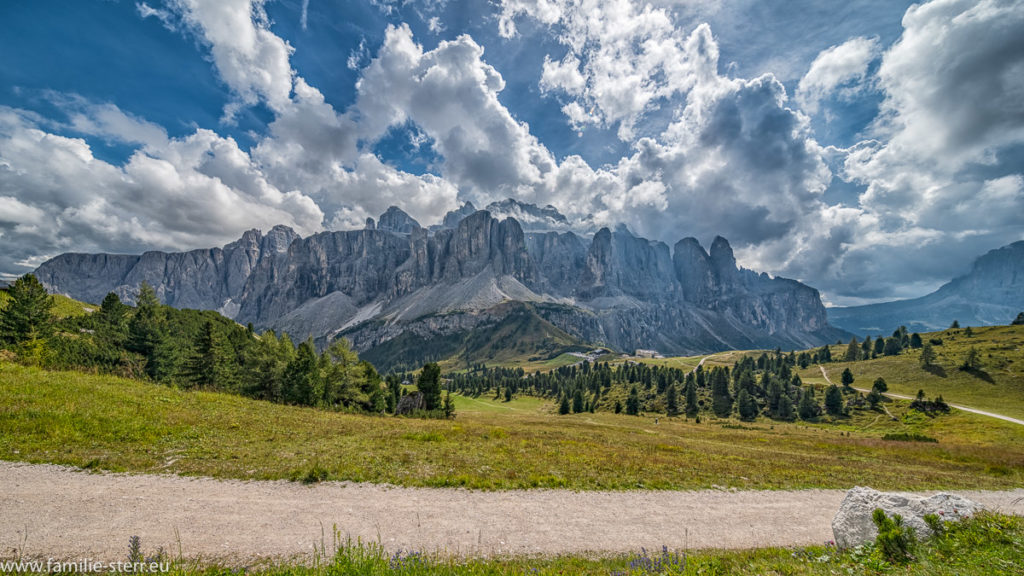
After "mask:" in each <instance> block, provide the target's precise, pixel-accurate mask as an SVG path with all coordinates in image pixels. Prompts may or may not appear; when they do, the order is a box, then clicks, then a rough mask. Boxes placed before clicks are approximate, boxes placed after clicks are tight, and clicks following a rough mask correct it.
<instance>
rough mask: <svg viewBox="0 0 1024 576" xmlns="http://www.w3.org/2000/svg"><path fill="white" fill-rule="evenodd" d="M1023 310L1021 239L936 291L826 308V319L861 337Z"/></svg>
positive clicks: (1001, 320)
mask: <svg viewBox="0 0 1024 576" xmlns="http://www.w3.org/2000/svg"><path fill="white" fill-rule="evenodd" d="M1021 311H1024V241H1019V242H1014V243H1013V244H1009V245H1007V246H1003V247H1002V248H997V249H995V250H991V251H989V252H988V253H986V254H984V255H983V256H981V257H979V258H978V259H977V260H975V261H974V265H973V266H972V267H971V271H970V272H969V273H967V274H965V275H963V276H960V277H958V278H955V279H953V280H952V281H950V282H948V283H946V284H944V285H943V286H942V287H940V288H939V289H938V290H936V291H935V292H932V293H931V294H928V295H927V296H923V297H921V298H914V299H911V300H898V301H895V302H885V303H881V304H869V305H866V306H851V307H847V308H830V309H829V310H828V318H829V321H830V322H831V323H832V324H834V325H835V326H837V327H840V328H843V329H845V330H849V331H850V332H853V333H855V334H858V335H861V336H866V335H876V334H889V333H890V332H892V331H893V330H895V329H896V328H898V327H899V326H901V325H902V326H906V327H907V328H908V329H910V330H912V331H918V332H924V331H932V330H942V329H944V328H948V327H949V325H950V324H951V323H952V322H953V320H956V321H958V322H959V323H960V325H961V326H988V325H998V324H1009V323H1010V322H1011V321H1012V320H1013V319H1014V318H1016V316H1017V314H1019V313H1020V312H1021Z"/></svg>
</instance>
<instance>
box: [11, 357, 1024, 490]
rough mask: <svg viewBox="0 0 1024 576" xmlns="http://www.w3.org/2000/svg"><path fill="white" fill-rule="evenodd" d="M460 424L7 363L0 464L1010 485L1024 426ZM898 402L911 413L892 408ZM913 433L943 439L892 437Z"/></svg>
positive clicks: (496, 482) (771, 483) (517, 479)
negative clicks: (334, 410) (342, 410)
mask: <svg viewBox="0 0 1024 576" xmlns="http://www.w3.org/2000/svg"><path fill="white" fill-rule="evenodd" d="M456 401H457V409H458V417H457V419H455V420H454V421H438V420H419V419H401V418H393V417H375V416H365V415H351V414H339V413H332V412H325V411H318V410H314V409H307V408H298V407H288V406H281V405H275V404H270V403H265V402H259V401H253V400H249V399H245V398H242V397H238V396H231V395H225V394H212V393H203V392H183V391H179V390H175V389H171V388H167V387H163V386H159V385H154V384H148V383H143V382H137V381H131V380H123V379H119V378H114V377H108V376H93V375H85V374H80V373H71V372H46V371H43V370H39V369H35V368H26V367H22V366H17V365H12V364H9V363H2V364H0V459H5V460H20V461H29V462H52V463H59V464H69V465H74V466H80V467H86V468H95V469H104V470H117V471H135V472H149V473H156V472H172V473H180V474H191V475H204V476H214V477H231V478H256V479H280V478H293V479H301V478H303V477H305V476H306V475H307V474H308V473H309V471H310V470H311V469H313V468H314V467H316V468H318V469H322V470H325V471H326V472H327V475H328V478H330V479H333V480H353V481H371V482H386V483H392V484H398V485H406V486H465V487H471V488H481V489H498V488H534V487H549V488H553V487H564V488H572V489H583V490H589V489H635V488H656V489H697V488H708V487H711V486H713V485H719V486H731V487H738V488H765V489H773V488H809V487H821V488H849V487H850V486H853V485H856V484H866V485H871V486H873V487H875V488H878V489H931V488H1011V487H1019V486H1020V485H1021V483H1022V482H1024V427H1022V426H1016V425H1012V424H1009V423H1001V422H998V421H994V420H992V419H989V418H984V417H982V416H975V415H970V414H963V413H954V414H953V415H950V416H943V417H939V418H935V419H930V418H916V419H915V418H910V419H908V420H906V421H902V420H901V421H899V422H894V421H891V420H889V419H888V418H886V417H884V416H882V415H879V414H877V413H873V412H868V413H863V414H858V415H857V416H856V417H854V418H850V419H849V420H848V421H844V422H842V423H841V424H839V425H832V426H828V427H825V426H809V425H803V424H785V423H777V422H769V421H759V422H756V423H744V424H740V423H738V422H736V421H732V420H713V419H708V420H703V421H702V422H701V423H699V424H697V423H694V422H693V421H685V420H682V419H671V420H670V419H667V418H664V417H662V418H661V419H660V424H657V425H656V424H655V423H654V419H653V418H643V417H632V416H625V415H615V414H608V413H600V412H599V413H597V414H578V415H572V416H557V415H555V414H553V408H554V407H553V405H551V404H549V403H547V402H545V401H543V400H539V399H531V398H522V399H517V400H515V401H513V402H511V403H504V402H500V401H494V400H491V399H488V398H476V399H471V398H457V399H456ZM891 409H892V410H895V411H897V413H899V412H900V411H903V412H905V411H906V410H905V405H901V404H899V403H894V404H893V406H892V408H891ZM891 432H915V433H920V434H924V435H927V436H930V437H933V438H937V439H938V440H939V443H937V444H934V443H917V442H897V441H887V440H882V439H881V437H882V436H883V435H884V434H886V433H891Z"/></svg>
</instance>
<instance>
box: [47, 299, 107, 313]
mask: <svg viewBox="0 0 1024 576" xmlns="http://www.w3.org/2000/svg"><path fill="white" fill-rule="evenodd" d="M50 298H51V299H52V300H53V315H54V316H56V317H57V318H67V317H69V316H85V315H86V314H90V313H92V312H95V311H96V310H99V309H100V307H99V306H95V305H93V304H86V303H85V302H79V301H78V300H73V299H71V298H68V297H67V296H64V295H61V294H54V295H53V296H50Z"/></svg>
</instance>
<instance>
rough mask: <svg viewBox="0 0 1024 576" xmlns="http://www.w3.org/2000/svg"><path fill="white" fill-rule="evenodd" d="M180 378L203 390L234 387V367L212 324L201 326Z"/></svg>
mask: <svg viewBox="0 0 1024 576" xmlns="http://www.w3.org/2000/svg"><path fill="white" fill-rule="evenodd" d="M183 372H184V373H183V374H182V377H183V378H184V380H185V382H186V383H187V384H189V385H190V386H194V387H196V388H201V389H205V390H227V389H231V388H233V387H234V380H235V379H234V367H233V366H232V365H231V360H230V355H229V352H228V350H227V348H226V344H225V343H224V342H223V340H222V339H221V336H220V334H218V333H217V331H216V330H215V329H214V326H213V322H210V321H207V322H206V323H205V324H203V328H202V330H200V331H199V336H198V338H196V340H195V342H194V343H193V345H192V353H191V355H190V356H189V357H188V359H187V361H186V362H185V367H184V371H183Z"/></svg>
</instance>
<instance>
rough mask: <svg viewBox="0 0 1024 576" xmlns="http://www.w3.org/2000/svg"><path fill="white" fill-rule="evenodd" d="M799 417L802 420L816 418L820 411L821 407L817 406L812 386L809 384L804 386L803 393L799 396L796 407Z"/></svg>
mask: <svg viewBox="0 0 1024 576" xmlns="http://www.w3.org/2000/svg"><path fill="white" fill-rule="evenodd" d="M798 412H799V414H800V418H801V419H803V420H811V419H813V418H817V417H818V415H819V414H820V413H821V407H820V406H818V402H817V400H815V399H814V388H811V387H810V386H808V387H806V388H804V393H803V395H802V396H801V397H800V407H799V409H798Z"/></svg>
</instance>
